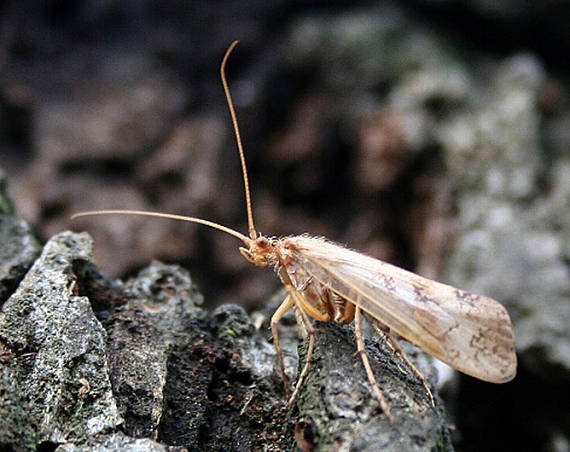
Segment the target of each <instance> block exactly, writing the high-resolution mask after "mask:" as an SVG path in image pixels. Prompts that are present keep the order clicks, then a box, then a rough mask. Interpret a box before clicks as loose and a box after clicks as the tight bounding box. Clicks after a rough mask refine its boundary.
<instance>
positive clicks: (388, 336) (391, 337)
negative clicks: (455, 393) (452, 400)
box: [371, 320, 435, 406]
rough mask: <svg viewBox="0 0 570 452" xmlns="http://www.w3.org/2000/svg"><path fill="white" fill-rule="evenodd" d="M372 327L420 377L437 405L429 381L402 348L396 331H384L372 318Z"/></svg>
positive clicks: (430, 398)
mask: <svg viewBox="0 0 570 452" xmlns="http://www.w3.org/2000/svg"><path fill="white" fill-rule="evenodd" d="M371 323H372V327H373V328H374V330H375V331H376V333H378V335H379V336H380V337H382V338H384V340H385V341H386V343H387V344H388V346H389V347H390V348H391V349H392V350H393V351H394V353H395V354H396V355H398V357H399V358H400V359H401V360H402V361H403V362H404V363H406V365H407V366H408V367H409V368H410V369H411V370H412V372H413V373H414V375H415V376H416V377H417V378H418V380H420V382H421V383H422V385H423V387H424V388H425V389H426V392H427V394H428V397H429V400H430V402H431V404H432V406H435V399H434V397H433V394H432V392H431V389H430V387H429V385H428V383H427V380H426V379H425V377H424V376H423V374H422V373H421V372H420V371H419V370H418V368H417V367H416V366H415V365H414V363H413V362H412V361H411V360H410V358H408V356H407V355H406V353H405V352H404V350H402V347H401V345H400V341H398V338H397V337H396V335H395V334H394V333H392V332H391V331H390V330H388V331H384V330H383V329H382V328H381V327H380V326H379V325H378V322H376V321H374V320H372V322H371Z"/></svg>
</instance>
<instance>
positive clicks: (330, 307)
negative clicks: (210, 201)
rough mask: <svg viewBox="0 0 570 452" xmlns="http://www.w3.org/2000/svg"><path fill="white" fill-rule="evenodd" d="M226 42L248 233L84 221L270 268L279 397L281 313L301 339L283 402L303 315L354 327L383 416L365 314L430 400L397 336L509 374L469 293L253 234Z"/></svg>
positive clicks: (503, 323) (506, 347) (511, 356)
mask: <svg viewBox="0 0 570 452" xmlns="http://www.w3.org/2000/svg"><path fill="white" fill-rule="evenodd" d="M237 43H238V41H234V42H233V43H232V44H231V45H230V46H229V47H228V49H227V51H226V53H225V55H224V57H223V59H222V63H221V66H220V74H221V79H222V85H223V88H224V93H225V95H226V100H227V103H228V108H229V111H230V116H231V121H232V125H233V129H234V133H235V137H236V143H237V149H238V154H239V158H240V163H241V170H242V177H243V184H244V193H245V203H246V212H247V222H248V230H249V236H246V235H244V234H242V233H240V232H238V231H235V230H233V229H230V228H228V227H226V226H222V225H220V224H217V223H214V222H212V221H208V220H204V219H201V218H195V217H186V216H180V215H171V214H164V213H158V212H143V211H134V210H100V211H91V212H82V213H78V214H76V215H74V216H73V217H72V218H77V217H82V216H88V215H109V214H118V215H144V216H152V217H160V218H167V219H174V220H182V221H188V222H192V223H199V224H202V225H205V226H209V227H211V228H214V229H218V230H220V231H223V232H225V233H227V234H230V235H233V236H234V237H237V238H238V239H240V240H241V241H242V242H243V243H244V245H245V246H244V247H240V248H239V252H240V253H241V254H242V256H243V257H245V259H247V260H248V261H249V262H251V263H252V264H254V265H257V266H259V267H272V268H273V269H274V270H275V272H276V273H277V275H278V276H279V278H280V279H281V282H282V283H283V285H284V286H285V289H286V291H287V296H286V297H285V300H284V301H283V303H282V304H281V305H280V306H279V308H278V309H277V311H276V312H275V313H274V314H273V316H272V318H271V333H272V335H273V341H274V346H275V350H276V353H277V360H278V364H279V370H280V372H281V375H282V377H283V382H284V386H285V391H286V393H287V394H289V393H290V389H289V388H290V386H289V381H288V377H287V374H286V373H285V366H284V359H283V358H284V357H283V350H282V349H281V345H280V340H279V330H278V328H277V325H278V323H279V321H280V320H281V318H282V317H283V316H284V315H285V314H286V313H287V312H289V311H290V310H293V311H294V312H295V315H296V318H297V323H298V325H299V327H300V328H301V331H302V332H303V335H304V337H306V338H308V341H309V342H308V348H307V356H306V361H305V364H304V366H303V369H302V370H301V373H300V375H299V378H298V379H297V383H296V385H295V388H294V390H293V392H292V394H291V395H290V397H289V404H292V403H293V402H294V401H295V399H296V397H297V395H298V393H299V391H300V388H301V387H302V384H303V381H304V379H305V378H306V376H307V374H308V372H309V369H310V363H311V357H312V354H313V350H314V346H315V329H314V327H313V325H312V323H311V318H312V319H316V320H319V321H322V322H338V323H341V324H348V323H351V322H354V331H355V339H356V348H357V353H358V354H360V356H361V359H362V362H363V365H364V367H365V370H366V373H367V376H368V380H369V382H370V385H371V387H372V390H373V392H374V394H375V396H376V398H377V399H378V402H379V403H380V406H381V408H382V409H383V411H384V413H385V414H386V415H387V416H388V417H389V418H390V419H391V420H394V419H395V417H394V415H393V414H392V411H391V409H390V405H389V404H388V402H387V400H386V399H385V397H384V395H383V393H382V391H381V389H380V387H379V385H378V383H377V381H376V378H375V376H374V373H373V372H372V368H371V366H370V362H369V360H368V356H367V355H366V350H365V343H364V335H363V332H362V319H363V317H364V316H365V317H366V318H367V319H368V320H369V322H370V323H371V325H372V326H373V328H374V329H375V331H376V332H377V333H378V334H379V335H380V336H381V337H382V338H383V339H384V340H385V341H386V342H387V344H388V345H389V346H390V348H392V350H393V351H394V352H395V353H396V354H397V355H398V356H399V357H400V358H401V359H402V360H403V361H404V362H405V363H406V364H407V365H408V366H409V367H410V368H411V369H412V371H413V372H414V373H415V374H416V376H417V377H418V378H419V380H420V381H421V382H422V384H423V385H424V387H425V388H426V390H427V393H428V396H429V398H430V400H431V403H432V404H433V403H434V399H433V396H432V394H431V391H430V389H429V386H428V384H427V382H426V381H425V379H424V377H423V376H422V374H421V373H420V372H419V371H418V370H417V369H416V367H415V366H414V365H413V363H412V362H411V361H410V360H409V359H408V358H407V357H406V355H405V354H404V352H403V351H402V349H401V347H400V345H399V340H400V339H405V340H407V341H409V342H411V343H413V344H415V345H417V346H418V347H420V348H421V349H423V350H424V351H426V352H427V353H429V354H430V355H432V356H434V357H436V358H438V359H440V360H441V361H443V362H445V363H447V364H449V365H450V366H451V367H453V368H455V369H457V370H459V371H461V372H464V373H466V374H468V375H471V376H473V377H476V378H479V379H480V380H484V381H488V382H493V383H505V382H507V381H510V380H511V379H513V378H514V376H515V374H516V366H517V359H516V354H515V346H514V338H513V330H512V326H511V320H510V318H509V315H508V313H507V311H506V310H505V308H504V307H503V306H502V305H501V304H500V303H498V302H497V301H495V300H493V299H491V298H487V297H484V296H481V295H475V294H472V293H469V292H465V291H463V290H460V289H457V288H455V287H451V286H448V285H445V284H442V283H439V282H436V281H432V280H429V279H426V278H423V277H421V276H418V275H416V274H414V273H411V272H409V271H406V270H403V269H401V268H398V267H395V266H393V265H390V264H387V263H385V262H382V261H380V260H377V259H373V258H371V257H368V256H365V255H363V254H360V253H358V252H356V251H352V250H349V249H347V248H345V247H343V246H340V245H337V244H334V243H332V242H330V241H328V240H326V239H324V238H316V237H310V236H308V235H300V236H291V237H285V238H272V237H265V236H263V235H261V234H259V233H258V232H257V230H256V228H255V223H254V221H253V208H252V202H251V195H250V189H249V180H248V172H247V166H246V162H245V155H244V151H243V146H242V141H241V137H240V131H239V126H238V121H237V116H236V113H235V107H234V103H233V100H232V96H231V92H230V89H229V86H228V83H227V80H226V76H225V67H226V63H227V60H228V57H229V56H230V54H231V52H232V51H233V49H234V48H235V46H236V45H237Z"/></svg>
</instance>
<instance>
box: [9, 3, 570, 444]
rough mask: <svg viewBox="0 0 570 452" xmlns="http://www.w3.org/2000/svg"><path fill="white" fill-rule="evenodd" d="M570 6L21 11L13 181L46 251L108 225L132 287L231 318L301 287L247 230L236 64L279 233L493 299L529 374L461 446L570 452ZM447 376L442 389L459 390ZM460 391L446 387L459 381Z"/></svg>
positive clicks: (262, 192)
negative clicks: (282, 276)
mask: <svg viewBox="0 0 570 452" xmlns="http://www.w3.org/2000/svg"><path fill="white" fill-rule="evenodd" d="M569 19H570V3H569V2H567V1H563V0H551V1H547V2H525V1H521V0H509V1H503V2H491V1H488V0H463V1H450V0H448V1H446V0H437V1H434V0H408V1H393V2H364V1H362V2H359V1H350V2H349V1H327V2H324V1H317V0H315V1H285V0H272V1H259V0H251V1H247V2H232V1H223V0H218V1H209V2H192V1H170V2H159V1H151V0H147V1H144V0H139V1H127V0H125V1H111V0H107V1H89V0H84V1H69V0H67V1H66V0H60V1H53V0H52V1H15V0H12V1H5V2H3V3H2V6H0V167H1V168H2V169H3V170H4V171H5V173H6V174H7V179H8V183H9V191H10V194H11V197H12V199H13V200H14V203H15V205H16V208H17V211H18V213H19V215H20V216H21V217H23V218H24V219H26V220H27V221H28V222H30V223H31V224H32V226H33V227H34V229H35V231H36V232H37V235H38V237H40V239H41V240H43V241H45V240H46V239H48V238H49V237H50V236H51V235H52V234H54V233H56V232H59V231H61V230H64V229H68V228H72V229H74V230H78V231H79V230H88V231H89V233H90V234H91V235H92V236H93V237H94V239H95V250H96V251H95V253H96V260H97V262H98V263H99V265H100V267H101V269H102V270H103V272H104V273H105V274H107V275H108V276H110V277H121V278H124V277H128V276H129V275H132V274H134V273H135V272H136V271H138V270H140V269H141V268H142V267H143V266H145V265H147V264H148V262H149V261H150V260H151V259H160V260H163V261H166V262H174V263H179V264H181V265H184V266H185V267H186V268H188V269H189V270H190V271H191V274H192V276H193V277H194V278H195V280H196V281H197V282H198V284H199V286H200V287H201V289H202V290H203V292H204V294H205V297H206V300H207V302H208V303H209V305H210V306H215V305H218V304H221V303H227V302H232V303H239V304H241V305H242V306H244V307H246V308H248V309H254V308H256V307H259V306H260V305H262V304H263V302H264V301H265V300H267V299H268V297H269V296H270V295H271V294H272V293H274V291H275V290H276V289H277V288H278V287H279V282H278V280H277V278H275V276H274V275H272V274H271V272H267V271H265V272H264V271H261V270H259V269H257V268H253V267H252V266H251V265H250V264H249V263H247V262H246V261H245V260H244V259H243V258H242V257H241V256H240V255H239V253H238V252H237V246H239V245H240V243H239V242H238V241H237V240H236V239H235V238H233V237H231V236H226V235H225V234H222V233H220V232H216V231H212V230H209V229H207V228H203V227H200V226H196V225H192V224H183V223H178V222H169V221H164V220H154V219H148V218H139V217H97V218H85V219H81V220H77V221H75V222H71V221H70V219H69V217H70V215H71V214H73V213H76V212H79V211H84V210H93V209H111V208H115V209H138V210H154V211H161V212H168V213H176V214H182V215H191V216H198V217H202V218H206V219H210V220H213V221H216V222H219V223H221V224H224V225H227V226H229V227H232V228H235V229H238V230H240V231H242V232H244V233H245V232H246V230H247V228H246V224H245V209H244V199H243V184H242V180H241V172H240V167H239V160H238V156H237V152H236V148H235V140H234V137H233V132H232V129H231V123H230V121H229V115H228V113H227V106H226V104H225V98H224V94H223V91H222V87H221V83H220V80H219V65H220V61H221V58H222V55H223V53H224V51H225V50H226V48H227V46H228V45H229V44H230V42H231V41H233V40H235V39H238V40H240V45H239V46H238V47H237V48H236V50H235V51H234V54H233V55H232V57H231V59H230V61H229V63H228V78H229V82H230V86H231V89H232V92H233V95H234V100H235V103H236V107H237V112H238V117H239V121H240V124H241V131H242V136H243V140H244V145H245V149H246V158H247V160H248V165H249V173H250V180H251V188H252V195H253V202H254V215H255V218H256V226H257V229H258V230H259V231H261V232H262V233H263V234H266V235H270V236H272V235H275V236H281V235H289V234H300V233H310V234H311V235H323V236H326V237H328V238H330V239H332V240H334V241H337V242H340V243H342V244H346V245H348V246H350V247H351V248H354V249H357V250H359V251H362V252H365V253H367V254H369V255H372V256H374V257H376V258H380V259H383V260H386V261H389V262H391V263H394V264H397V265H399V266H402V267H404V268H407V269H411V270H414V271H416V272H418V273H420V274H422V275H424V276H427V277H430V278H434V279H438V280H441V281H444V282H448V283H451V284H453V285H456V286H458V287H461V288H464V289H468V290H471V291H474V292H478V293H483V294H485V295H488V296H492V297H493V298H496V299H498V300H500V301H501V302H502V303H504V304H505V305H506V306H507V308H508V309H509V312H510V313H511V315H512V317H513V321H514V323H515V329H516V333H517V344H518V349H519V353H520V356H519V357H520V371H519V376H518V377H517V379H516V380H515V381H514V382H512V383H509V384H507V385H501V386H494V385H490V384H484V383H481V382H478V381H475V380H473V379H471V378H469V377H464V376H461V377H454V378H452V379H450V380H448V381H447V384H446V386H445V391H446V392H445V393H446V394H447V397H448V406H449V407H450V422H451V423H452V424H453V426H454V433H453V435H454V439H455V444H456V448H457V450H459V451H481V450H486V451H491V450H497V451H498V450H501V451H504V450H534V451H556V452H558V451H560V452H563V451H569V450H570V410H569V409H568V407H569V406H570V389H569V388H570V332H569V328H570V304H569V303H570V277H569V273H570V271H569V270H570V240H569V239H570V99H569V70H570V59H569V58H568V55H569V50H570V27H568V23H569V22H568V21H569ZM443 377H444V375H443V374H442V378H443ZM444 380H445V378H444Z"/></svg>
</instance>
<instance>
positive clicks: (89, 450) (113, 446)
mask: <svg viewBox="0 0 570 452" xmlns="http://www.w3.org/2000/svg"><path fill="white" fill-rule="evenodd" d="M56 451H57V452H185V451H187V449H186V448H185V447H178V446H165V445H163V444H159V443H157V442H156V441H153V440H151V439H146V438H145V439H142V438H139V439H137V438H131V437H129V436H127V435H125V434H123V433H113V434H111V435H107V436H104V437H102V438H98V439H97V440H94V441H89V442H88V443H86V444H82V445H77V444H71V443H68V444H63V445H61V446H59V447H58V448H57V449H56Z"/></svg>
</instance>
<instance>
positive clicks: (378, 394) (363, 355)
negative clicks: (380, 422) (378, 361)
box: [354, 306, 396, 422]
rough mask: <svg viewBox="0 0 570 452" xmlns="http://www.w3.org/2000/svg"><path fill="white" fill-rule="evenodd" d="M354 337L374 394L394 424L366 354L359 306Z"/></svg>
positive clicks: (356, 312) (355, 318) (355, 315)
mask: <svg viewBox="0 0 570 452" xmlns="http://www.w3.org/2000/svg"><path fill="white" fill-rule="evenodd" d="M354 336H355V338H356V349H357V351H358V354H359V355H360V358H361V359H362V364H364V368H365V369H366V375H367V376H368V381H369V382H370V385H371V386H372V390H373V391H374V394H375V395H376V398H377V399H378V402H379V403H380V407H381V408H382V411H384V413H386V416H388V418H389V419H390V421H392V422H394V421H395V420H396V418H395V417H394V415H393V414H392V410H391V409H390V405H389V404H388V402H387V401H386V398H385V397H384V394H382V390H381V389H380V386H379V385H378V382H377V381H376V377H375V376H374V372H372V367H371V366H370V361H368V355H367V354H366V348H365V344H364V335H363V333H362V312H361V311H360V308H359V307H358V306H356V309H355V310H354Z"/></svg>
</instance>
